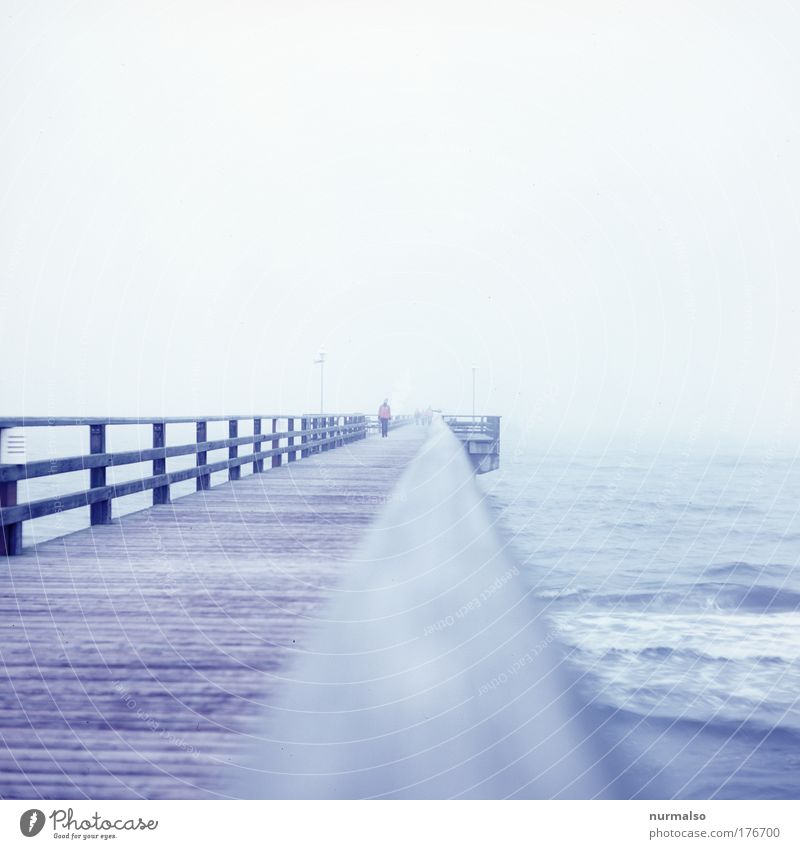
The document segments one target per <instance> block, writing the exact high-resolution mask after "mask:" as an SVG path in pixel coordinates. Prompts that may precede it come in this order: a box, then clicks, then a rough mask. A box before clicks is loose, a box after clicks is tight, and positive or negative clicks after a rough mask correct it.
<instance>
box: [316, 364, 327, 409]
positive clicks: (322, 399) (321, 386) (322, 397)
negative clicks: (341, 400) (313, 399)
mask: <svg viewBox="0 0 800 849" xmlns="http://www.w3.org/2000/svg"><path fill="white" fill-rule="evenodd" d="M314 362H315V363H317V364H318V365H319V411H320V413H323V412H325V349H324V348H320V351H319V355H318V359H316V360H314Z"/></svg>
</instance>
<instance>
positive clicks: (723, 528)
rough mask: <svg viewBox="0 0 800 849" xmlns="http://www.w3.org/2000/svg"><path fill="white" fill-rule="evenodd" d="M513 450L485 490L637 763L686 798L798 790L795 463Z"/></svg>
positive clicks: (587, 686) (678, 452) (799, 468)
mask: <svg viewBox="0 0 800 849" xmlns="http://www.w3.org/2000/svg"><path fill="white" fill-rule="evenodd" d="M511 445H512V446H513V443H511ZM503 450H504V452H505V453H504V456H503V460H502V468H501V469H500V470H499V471H497V472H494V473H492V474H489V475H484V476H481V477H480V478H479V485H480V487H481V489H482V490H483V492H484V493H485V495H486V499H487V503H488V504H489V505H490V507H491V509H492V511H493V515H494V516H495V517H496V519H497V521H498V525H500V526H501V527H502V529H503V534H504V536H505V538H506V539H508V540H509V545H510V547H511V548H512V550H513V552H514V554H515V556H516V558H517V561H518V562H519V563H520V564H522V568H523V572H524V575H525V576H526V579H527V581H528V585H529V587H530V591H531V593H532V594H533V595H534V596H535V597H536V598H537V599H538V600H539V601H540V603H542V604H544V605H545V606H546V610H547V615H548V616H549V617H550V619H551V621H552V623H553V627H554V628H555V629H556V630H557V633H558V635H559V638H560V639H561V640H562V642H563V643H564V644H565V645H566V646H567V648H568V649H569V650H570V657H571V659H572V662H573V663H574V664H575V666H576V667H577V668H578V669H579V671H580V672H581V675H582V685H583V689H584V693H585V694H586V698H588V699H590V700H592V701H594V703H595V704H596V705H598V706H599V707H600V708H601V709H602V710H605V711H606V712H607V714H608V721H609V727H613V728H614V730H615V733H616V736H617V737H618V738H619V739H621V740H623V741H624V745H625V748H626V752H627V753H628V757H631V758H634V759H637V760H638V761H639V763H640V764H647V766H648V769H649V770H650V771H651V772H652V774H654V775H658V774H660V775H661V776H663V777H665V778H667V777H668V781H667V785H668V786H669V787H671V788H672V789H671V790H670V792H671V793H673V794H675V795H676V796H681V797H685V798H797V797H798V796H800V768H799V767H800V699H799V697H800V569H799V568H798V562H799V561H800V520H799V519H798V509H799V508H800V461H798V460H797V459H796V458H794V457H792V456H785V455H784V456H779V455H778V454H777V453H776V452H764V453H762V454H753V455H750V456H747V457H743V456H737V455H719V454H715V453H713V452H703V451H700V450H697V449H694V450H687V449H683V450H682V449H680V448H676V449H675V450H673V451H659V452H652V453H649V454H648V453H646V452H642V451H636V452H634V451H627V452H626V451H618V452H616V453H614V452H605V453H602V454H601V453H596V454H593V453H585V454H583V455H575V454H574V453H552V452H549V453H548V452H541V453H537V452H535V451H529V450H524V451H520V450H517V451H516V452H515V451H513V450H507V449H506V447H505V445H504V449H503ZM642 795H643V796H645V797H646V796H648V795H650V794H649V793H648V790H647V787H643V788H642Z"/></svg>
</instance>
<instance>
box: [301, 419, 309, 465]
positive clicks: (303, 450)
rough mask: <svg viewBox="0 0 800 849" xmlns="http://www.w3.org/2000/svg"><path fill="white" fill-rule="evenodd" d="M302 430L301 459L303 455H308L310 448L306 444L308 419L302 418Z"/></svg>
mask: <svg viewBox="0 0 800 849" xmlns="http://www.w3.org/2000/svg"><path fill="white" fill-rule="evenodd" d="M300 430H301V431H302V434H301V435H300V445H301V446H302V447H301V448H300V459H301V460H302V458H303V457H308V448H306V447H305V446H306V445H307V444H308V434H307V433H306V431H307V430H308V419H300Z"/></svg>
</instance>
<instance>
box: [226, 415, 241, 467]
mask: <svg viewBox="0 0 800 849" xmlns="http://www.w3.org/2000/svg"><path fill="white" fill-rule="evenodd" d="M238 435H239V421H238V420H237V419H231V420H230V421H229V422H228V436H229V437H230V438H231V439H236V437H237V436H238ZM238 456H239V446H238V445H231V446H229V447H228V459H229V460H235V459H236V458H237V457H238ZM241 476H242V467H241V466H231V467H230V468H229V469H228V480H229V481H238V480H239V478H240V477H241Z"/></svg>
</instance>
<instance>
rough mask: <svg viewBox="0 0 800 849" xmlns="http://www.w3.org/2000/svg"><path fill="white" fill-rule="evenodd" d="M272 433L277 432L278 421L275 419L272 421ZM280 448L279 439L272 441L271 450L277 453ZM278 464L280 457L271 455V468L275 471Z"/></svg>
mask: <svg viewBox="0 0 800 849" xmlns="http://www.w3.org/2000/svg"><path fill="white" fill-rule="evenodd" d="M272 432H273V433H277V432H278V420H277V419H273V420H272ZM280 447H281V441H280V439H273V440H272V450H273V451H277V449H278V448H280ZM280 464H281V455H280V454H273V455H272V468H273V469H277V468H278V466H280Z"/></svg>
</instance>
